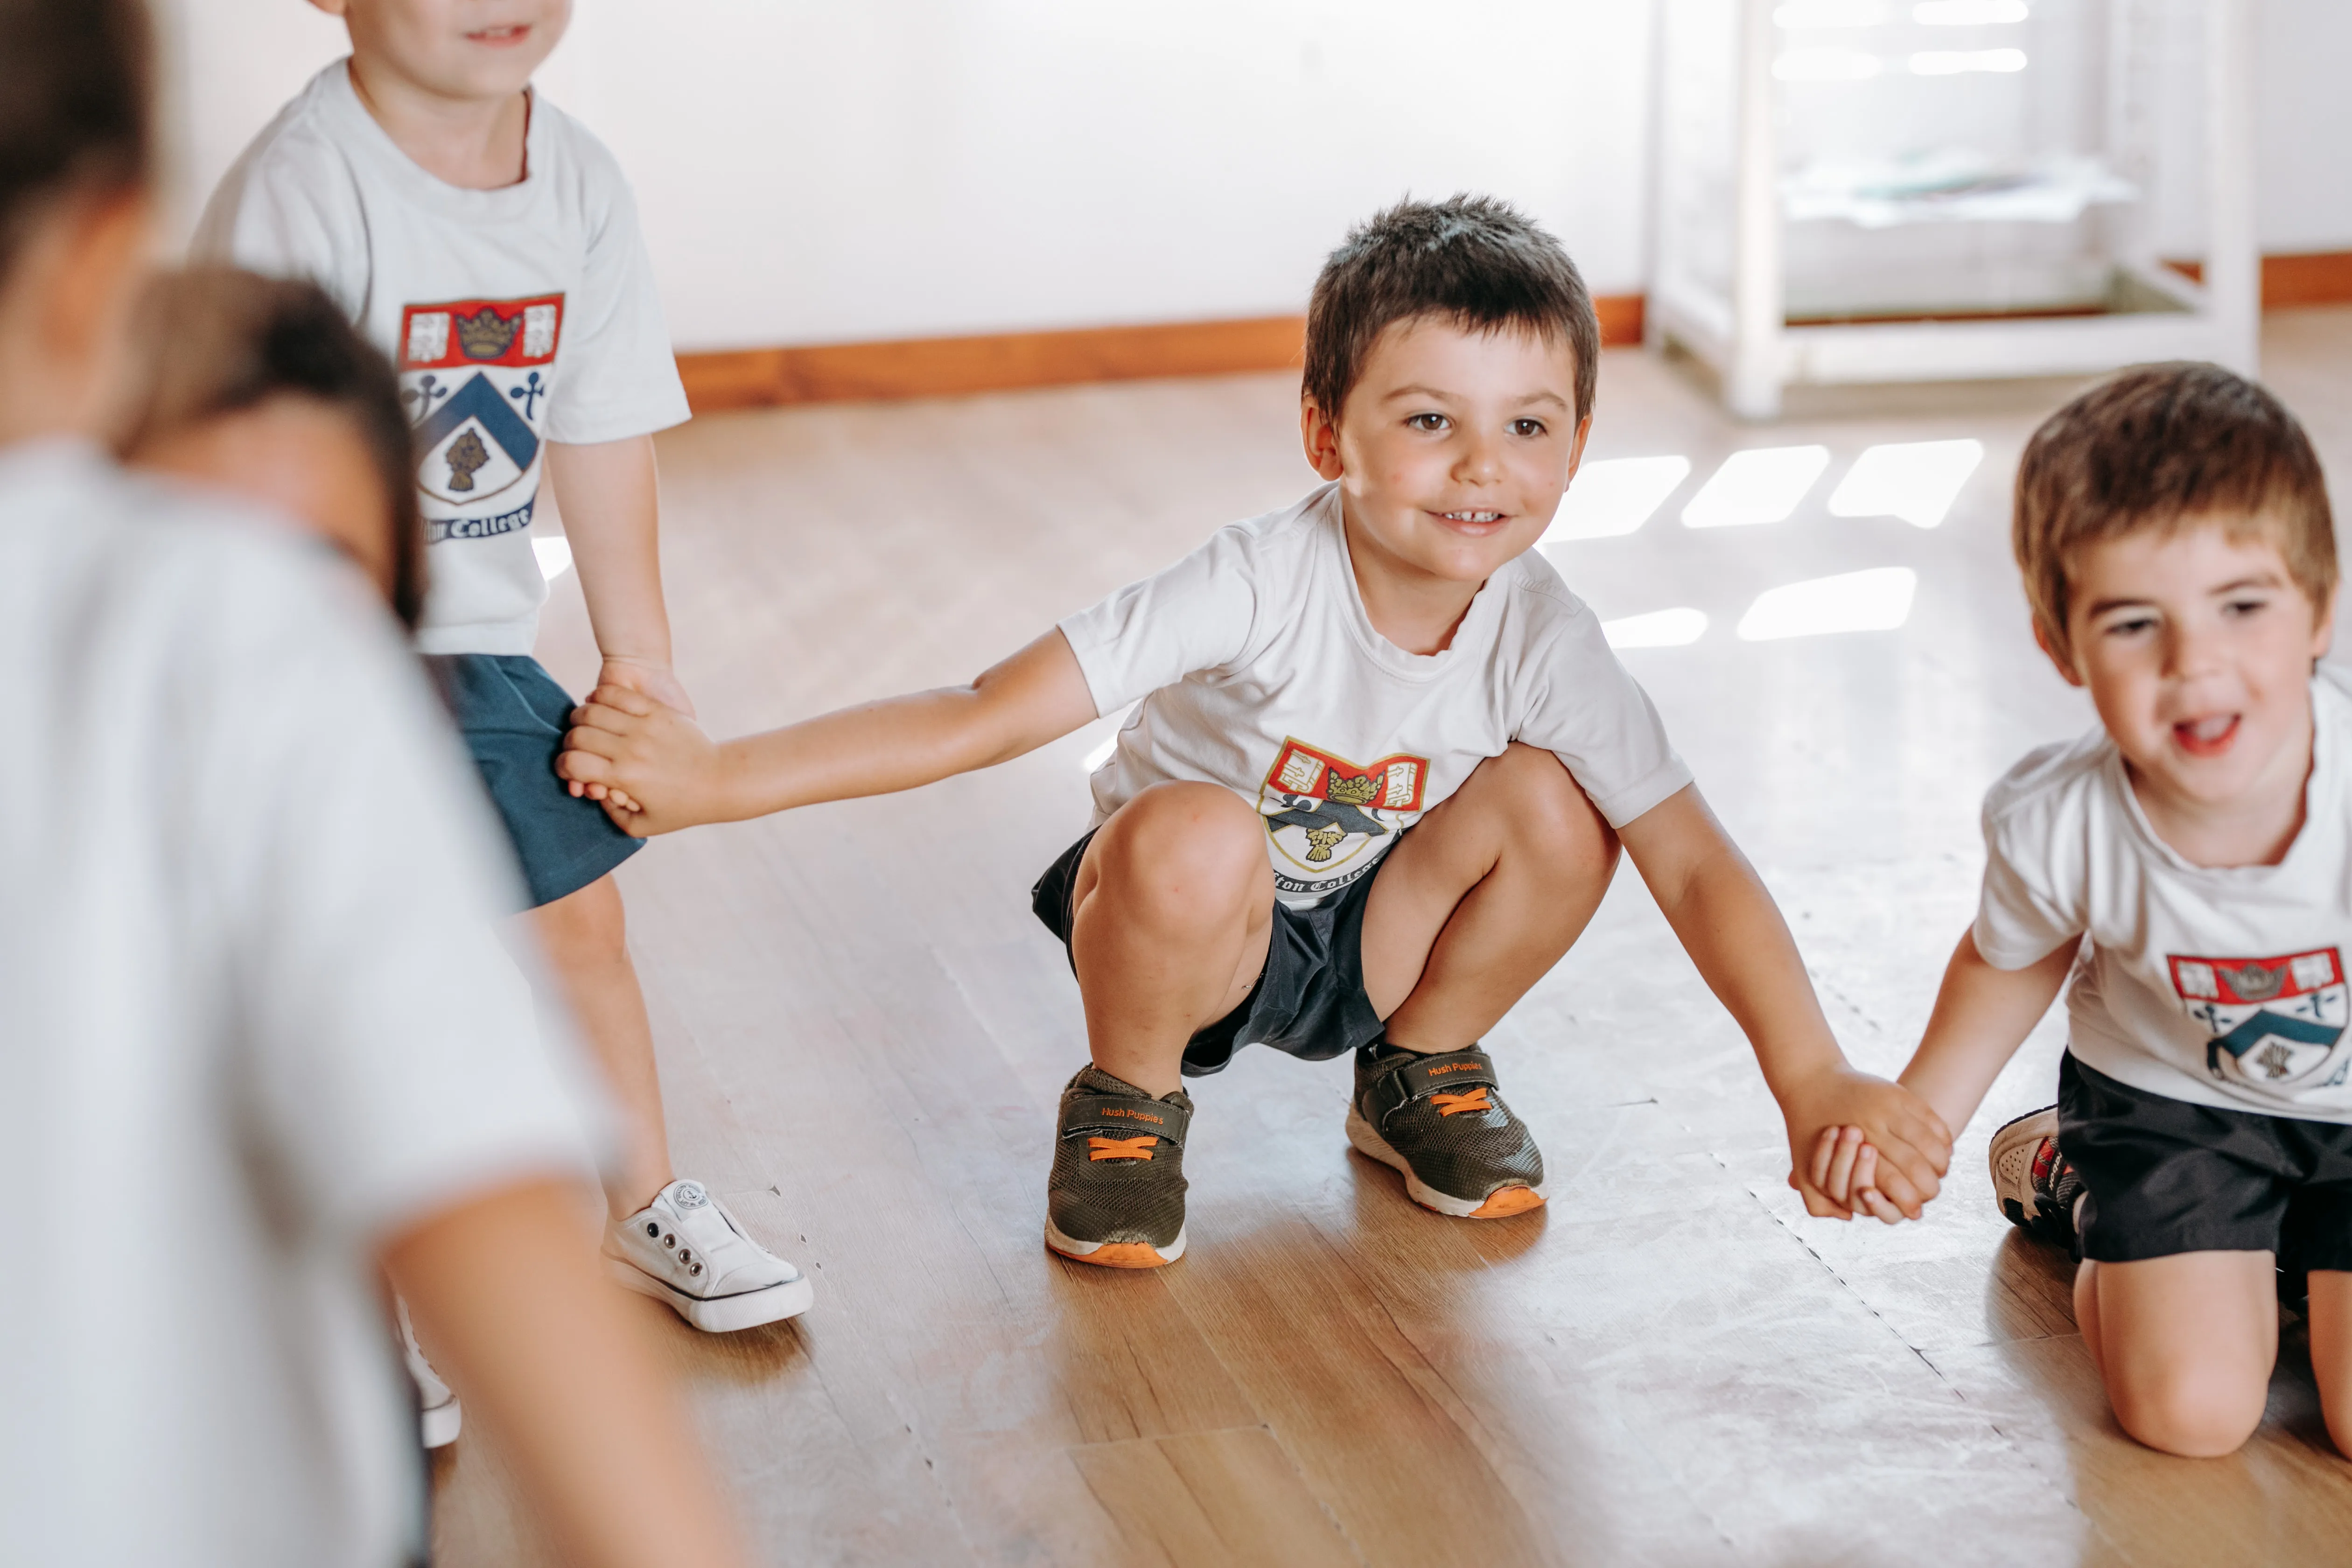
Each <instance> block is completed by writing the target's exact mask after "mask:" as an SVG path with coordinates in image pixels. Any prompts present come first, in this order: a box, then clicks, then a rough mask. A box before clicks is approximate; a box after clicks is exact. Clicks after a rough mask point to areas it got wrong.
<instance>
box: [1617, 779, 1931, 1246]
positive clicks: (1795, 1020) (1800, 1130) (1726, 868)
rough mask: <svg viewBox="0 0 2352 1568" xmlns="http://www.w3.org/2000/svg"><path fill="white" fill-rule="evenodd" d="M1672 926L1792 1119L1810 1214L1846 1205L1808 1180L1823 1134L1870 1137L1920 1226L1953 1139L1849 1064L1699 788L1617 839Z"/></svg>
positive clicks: (1793, 1172)
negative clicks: (1855, 1132) (1851, 1130)
mask: <svg viewBox="0 0 2352 1568" xmlns="http://www.w3.org/2000/svg"><path fill="white" fill-rule="evenodd" d="M1618 837H1619V839H1620V840H1621V841H1622V843H1623V844H1624V846H1625V852H1626V853H1627V854H1628V855H1630V856H1632V857H1633V865H1634V868H1636V869H1637V870H1639V871H1640V872H1641V873H1642V879H1643V881H1644V882H1646V883H1647V884H1648V885H1649V889H1650V893H1651V896H1652V897H1654V898H1655V899H1656V900H1657V901H1658V908H1659V910H1661V911H1662V912H1663V913H1664V915H1665V917H1666V923H1667V924H1669V925H1671V926H1672V927H1674V930H1675V936H1677V937H1679V938H1680V939H1681V941H1682V944H1683V947H1684V950H1685V952H1688V953H1689V954H1690V956H1691V962H1692V963H1696V965H1697V966H1698V972H1699V973H1700V975H1701V976H1703V977H1704V978H1705V979H1706V984H1707V987H1708V989H1710V990H1712V991H1713V992H1714V993H1715V994H1716V997H1717V1000H1719V1001H1721V1002H1722V1004H1723V1005H1724V1006H1725V1008H1727V1010H1728V1011H1729V1012H1730V1014H1731V1016H1732V1017H1733V1018H1734V1019H1736V1020H1738V1024H1739V1026H1740V1028H1741V1030H1743V1031H1744V1032H1745V1033H1746V1034H1747V1036H1748V1041H1749V1043H1750V1044H1751V1045H1753V1046H1754V1047H1755V1049H1756V1059H1757V1062H1758V1063H1759V1065H1760V1066H1761V1067H1762V1068H1763V1069H1764V1081H1765V1083H1766V1084H1767V1085H1768V1086H1769V1088H1770V1089H1771V1090H1772V1097H1773V1099H1775V1100H1778V1101H1780V1110H1781V1114H1782V1116H1783V1117H1785V1118H1786V1120H1787V1121H1788V1129H1789V1152H1790V1177H1789V1180H1790V1185H1792V1186H1794V1187H1796V1188H1797V1190H1798V1191H1799V1192H1800V1193H1801V1194H1804V1199H1805V1207H1806V1208H1807V1210H1808V1211H1810V1212H1811V1213H1812V1214H1815V1215H1837V1216H1839V1217H1841V1218H1843V1217H1850V1213H1851V1211H1850V1207H1849V1205H1846V1204H1843V1203H1841V1202H1838V1201H1836V1200H1834V1199H1832V1197H1830V1196H1829V1195H1828V1194H1826V1193H1824V1192H1823V1191H1822V1189H1821V1188H1820V1187H1819V1186H1818V1185H1816V1184H1814V1183H1813V1182H1812V1181H1811V1180H1808V1179H1805V1178H1806V1177H1807V1174H1808V1173H1809V1172H1810V1168H1811V1165H1812V1163H1813V1162H1812V1158H1811V1156H1812V1153H1813V1151H1814V1148H1815V1146H1816V1144H1817V1142H1818V1141H1819V1139H1820V1135H1821V1133H1822V1131H1823V1130H1824V1129H1833V1128H1836V1127H1838V1126H1841V1125H1849V1124H1850V1125H1854V1126H1860V1127H1863V1128H1864V1129H1865V1130H1866V1131H1867V1132H1868V1135H1869V1137H1870V1139H1871V1141H1872V1142H1873V1143H1874V1145H1876V1147H1877V1148H1878V1149H1879V1151H1880V1155H1881V1158H1880V1160H1879V1166H1878V1173H1877V1174H1878V1184H1877V1185H1878V1190H1879V1191H1880V1192H1882V1193H1884V1194H1885V1195H1886V1196H1887V1197H1889V1198H1891V1199H1892V1200H1894V1202H1895V1204H1896V1205H1898V1206H1900V1207H1901V1208H1902V1210H1903V1212H1904V1213H1906V1214H1907V1215H1911V1216H1912V1217H1913V1218H1916V1217H1917V1216H1918V1213H1919V1208H1920V1205H1923V1204H1925V1203H1926V1202H1927V1200H1928V1199H1929V1198H1932V1197H1934V1196H1935V1195H1936V1192H1937V1180H1938V1178H1939V1177H1941V1176H1942V1174H1943V1173H1944V1172H1945V1170H1946V1169H1947V1168H1948V1165H1949V1163H1950V1159H1951V1152H1952V1137H1951V1133H1950V1132H1949V1131H1948V1130H1947V1129H1946V1128H1945V1126H1944V1125H1943V1123H1942V1122H1941V1121H1938V1120H1937V1115H1936V1113H1935V1111H1933V1110H1930V1109H1929V1108H1928V1107H1927V1105H1925V1104H1923V1103H1922V1102H1921V1101H1919V1100H1916V1099H1915V1098H1914V1097H1913V1096H1912V1095H1911V1094H1909V1093H1908V1092H1906V1090H1905V1089H1901V1088H1899V1087H1897V1086H1896V1085H1895V1084H1891V1083H1888V1082H1886V1081H1885V1080H1884V1079H1876V1078H1873V1077H1871V1076H1870V1075H1869V1074H1867V1073H1864V1072H1859V1071H1856V1070H1855V1069H1854V1068H1852V1067H1850V1066H1849V1065H1847V1062H1846V1059H1845V1055H1844V1053H1843V1052H1842V1051H1840V1050H1839V1049H1838V1045H1837V1040H1836V1038H1835V1037H1833V1036H1832V1034H1831V1033H1830V1026H1829V1020H1828V1019H1827V1018H1826V1017H1824V1016H1822V1005H1821V1002H1820V1000H1819V999H1818V998H1817V997H1816V996H1815V995H1814V994H1813V986H1812V982H1811V979H1810V978H1809V977H1808V976H1807V975H1806V973H1805V965H1804V961H1803V960H1802V959H1801V958H1800V957H1799V956H1798V954H1797V944H1796V942H1795V940H1794V939H1793V938H1792V937H1790V934H1789V927H1788V922H1787V921H1783V920H1782V919H1781V918H1780V910H1779V908H1778V907H1777V906H1775V905H1774V903H1773V902H1772V895H1771V894H1770V893H1769V892H1767V891H1766V890H1765V888H1764V884H1763V882H1762V881H1761V880H1760V879H1759V878H1758V877H1757V875H1756V872H1755V869H1754V868H1752V867H1750V866H1749V865H1748V860H1747V858H1746V857H1745V856H1743V855H1741V854H1740V853H1739V851H1738V848H1737V847H1735V846H1734V845H1733V844H1732V842H1731V839H1730V837H1729V836H1728V835H1727V834H1726V833H1725V832H1724V831H1723V827H1722V825H1721V824H1719V823H1717V821H1716V819H1715V814H1714V813H1712V812H1711V811H1709V810H1708V809H1707V807H1706V801H1705V800H1704V799H1702V798H1701V797H1700V795H1699V793H1698V786H1697V785H1696V784H1691V785H1686V786H1685V787H1684V788H1683V789H1681V790H1679V791H1677V792H1676V793H1675V795H1670V796H1668V797H1667V798H1666V799H1665V800H1664V801H1662V802H1660V803H1659V804H1658V805H1654V806H1652V807H1651V808H1650V809H1649V810H1648V811H1646V812H1644V813H1643V814H1642V816H1638V817H1636V818H1634V819H1633V821H1632V822H1629V823H1627V824H1626V825H1625V826H1623V827H1622V828H1620V829H1619V830H1618Z"/></svg>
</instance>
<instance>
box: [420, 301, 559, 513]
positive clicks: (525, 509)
mask: <svg viewBox="0 0 2352 1568" xmlns="http://www.w3.org/2000/svg"><path fill="white" fill-rule="evenodd" d="M562 335H563V296H562V295H561V294H546V295H541V296H538V297H535V298H531V299H525V300H449V301H446V302H444V303H440V304H433V305H411V306H409V307H407V308H406V309H405V310H403V311H402V312H401V318H400V367H399V368H400V382H401V393H400V397H401V402H402V403H403V404H404V405H406V407H407V409H408V417H409V421H410V423H411V424H413V425H415V427H416V449H417V454H418V456H417V464H416V483H417V488H418V489H421V490H423V491H424V492H425V496H426V497H427V498H429V500H436V501H439V502H442V503H443V504H444V505H445V506H446V507H450V508H468V509H470V508H472V507H475V506H478V504H479V503H481V502H483V501H488V500H494V499H495V498H497V497H499V496H500V495H501V494H503V493H504V492H505V491H507V490H509V489H513V488H514V487H515V486H516V485H518V484H520V482H521V481H522V480H523V479H524V478H525V477H526V476H528V475H529V474H530V473H531V471H532V465H533V464H534V463H535V462H536V461H537V460H538V458H539V447H540V441H541V431H542V429H543V428H544V426H545V424H546V409H547V399H548V395H549V393H550V392H551V390H552V389H553V380H552V378H553V375H554V369H553V365H554V360H555V352H556V348H557V346H558V345H559V344H560V343H561V342H562ZM427 510H428V511H432V510H436V509H433V508H430V507H428V509H427ZM436 521H439V520H436ZM477 521H480V520H478V519H477ZM490 521H496V522H507V523H509V525H510V526H511V527H515V528H524V527H529V526H530V507H529V505H528V490H526V492H525V504H523V505H522V506H520V507H519V508H515V509H514V510H512V511H511V512H510V513H509V516H507V517H503V518H499V519H495V520H490ZM503 531H507V530H506V529H503V528H495V527H474V526H458V527H449V528H442V527H436V528H434V529H433V531H432V532H433V536H434V537H435V538H436V539H439V538H446V537H478V536H480V535H482V534H484V533H487V532H503Z"/></svg>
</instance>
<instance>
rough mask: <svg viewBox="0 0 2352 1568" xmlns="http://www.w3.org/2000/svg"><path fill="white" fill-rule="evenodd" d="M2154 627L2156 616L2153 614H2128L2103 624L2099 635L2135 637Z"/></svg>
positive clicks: (2152, 629)
mask: <svg viewBox="0 0 2352 1568" xmlns="http://www.w3.org/2000/svg"><path fill="white" fill-rule="evenodd" d="M2155 629H2156V617H2155V616H2126V617H2122V618H2118V619H2116V620H2112V621H2109V622H2108V623H2107V624H2106V625H2105V626H2103V627H2101V628H2100V635H2102V636H2104V637H2137V636H2138V635H2139V634H2140V633H2142V632H2147V631H2154V630H2155Z"/></svg>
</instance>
